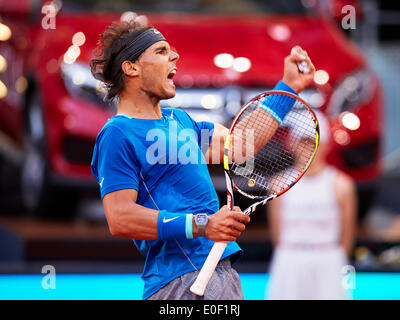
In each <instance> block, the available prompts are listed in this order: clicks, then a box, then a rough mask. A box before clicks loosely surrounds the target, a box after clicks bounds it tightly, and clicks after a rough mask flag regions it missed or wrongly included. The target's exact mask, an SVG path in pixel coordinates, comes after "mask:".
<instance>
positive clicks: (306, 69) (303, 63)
mask: <svg viewBox="0 0 400 320" xmlns="http://www.w3.org/2000/svg"><path fill="white" fill-rule="evenodd" d="M297 68H298V69H299V71H300V72H301V73H310V71H311V70H310V67H309V66H308V64H307V62H306V61H301V62H297Z"/></svg>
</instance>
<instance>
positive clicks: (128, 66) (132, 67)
mask: <svg viewBox="0 0 400 320" xmlns="http://www.w3.org/2000/svg"><path fill="white" fill-rule="evenodd" d="M121 67H122V71H123V72H124V73H125V75H127V76H130V77H136V76H138V75H139V66H138V65H137V64H136V63H134V62H131V61H127V60H126V61H124V62H123V63H122V65H121Z"/></svg>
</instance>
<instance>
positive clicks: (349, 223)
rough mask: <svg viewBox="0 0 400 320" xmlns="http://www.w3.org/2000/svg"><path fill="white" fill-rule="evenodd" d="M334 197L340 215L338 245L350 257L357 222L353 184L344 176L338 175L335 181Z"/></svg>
mask: <svg viewBox="0 0 400 320" xmlns="http://www.w3.org/2000/svg"><path fill="white" fill-rule="evenodd" d="M335 187H336V196H337V200H338V204H339V208H340V214H341V237H340V245H341V246H342V247H343V249H344V250H345V251H346V254H347V255H348V256H350V254H351V251H352V249H353V245H354V238H355V229H356V222H357V196H356V190H355V185H354V182H353V181H352V180H351V179H350V178H349V177H347V176H346V175H344V174H342V173H339V175H338V177H337V180H336V186H335Z"/></svg>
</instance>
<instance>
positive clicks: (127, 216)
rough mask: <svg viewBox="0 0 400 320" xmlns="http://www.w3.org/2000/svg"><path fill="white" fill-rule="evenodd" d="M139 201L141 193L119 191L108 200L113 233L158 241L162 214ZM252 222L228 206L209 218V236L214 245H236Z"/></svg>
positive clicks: (107, 196) (107, 209) (104, 203)
mask: <svg viewBox="0 0 400 320" xmlns="http://www.w3.org/2000/svg"><path fill="white" fill-rule="evenodd" d="M136 199H137V191H136V190H134V189H123V190H118V191H114V192H111V193H108V194H106V195H105V196H104V198H103V205H104V210H105V212H106V218H107V223H108V227H109V230H110V233H111V234H112V235H114V236H119V237H124V238H129V239H136V240H157V239H158V235H157V220H158V213H159V210H154V209H149V208H146V207H144V206H141V205H139V204H137V203H136ZM249 221H250V218H249V217H248V216H247V215H244V214H243V213H242V212H241V210H240V208H239V207H235V208H234V210H233V211H230V210H229V209H228V207H227V206H224V207H222V208H221V209H220V210H219V211H217V212H216V213H214V214H213V215H210V216H209V222H208V224H207V228H206V236H207V238H209V239H211V240H213V241H234V240H236V238H237V237H238V236H239V235H240V234H241V232H242V231H243V230H244V229H245V225H244V224H245V223H248V222H249ZM197 236H198V234H197V227H196V224H195V223H194V221H193V237H197Z"/></svg>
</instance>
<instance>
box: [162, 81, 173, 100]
mask: <svg viewBox="0 0 400 320" xmlns="http://www.w3.org/2000/svg"><path fill="white" fill-rule="evenodd" d="M163 91H164V99H171V98H173V97H175V85H174V84H172V85H171V84H170V85H168V86H166V87H165V88H164V90H163Z"/></svg>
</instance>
